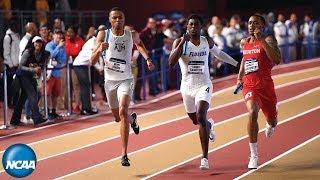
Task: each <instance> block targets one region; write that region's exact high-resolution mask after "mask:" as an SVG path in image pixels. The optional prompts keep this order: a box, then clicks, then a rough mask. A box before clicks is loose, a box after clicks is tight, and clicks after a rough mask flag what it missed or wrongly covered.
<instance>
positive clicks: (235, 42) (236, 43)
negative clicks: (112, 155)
mask: <svg viewBox="0 0 320 180" xmlns="http://www.w3.org/2000/svg"><path fill="white" fill-rule="evenodd" d="M222 35H223V36H224V37H225V38H226V40H227V46H228V47H229V48H232V49H235V48H240V41H241V39H243V38H244V37H243V33H242V32H241V30H240V29H236V28H234V27H225V28H223V30H222Z"/></svg>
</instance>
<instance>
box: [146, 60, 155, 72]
mask: <svg viewBox="0 0 320 180" xmlns="http://www.w3.org/2000/svg"><path fill="white" fill-rule="evenodd" d="M147 66H148V69H149V70H150V71H152V70H153V69H154V64H153V63H152V60H147Z"/></svg>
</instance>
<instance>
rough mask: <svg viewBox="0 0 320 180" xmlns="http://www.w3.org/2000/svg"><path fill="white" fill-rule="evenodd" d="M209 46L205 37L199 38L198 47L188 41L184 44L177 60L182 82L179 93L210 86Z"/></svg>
mask: <svg viewBox="0 0 320 180" xmlns="http://www.w3.org/2000/svg"><path fill="white" fill-rule="evenodd" d="M208 58H209V44H208V41H207V39H206V38H205V37H203V36H201V37H200V44H199V46H196V45H194V44H193V43H192V42H190V41H188V42H186V43H185V44H184V48H183V53H182V55H181V57H180V59H179V65H180V67H181V74H182V81H181V91H185V92H187V91H193V90H197V89H198V88H201V87H202V86H204V85H209V86H211V80H210V75H209V67H208Z"/></svg>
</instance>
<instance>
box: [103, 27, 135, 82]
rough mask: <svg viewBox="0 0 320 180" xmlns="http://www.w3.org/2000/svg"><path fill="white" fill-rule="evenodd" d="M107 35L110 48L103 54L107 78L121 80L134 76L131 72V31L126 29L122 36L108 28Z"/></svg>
mask: <svg viewBox="0 0 320 180" xmlns="http://www.w3.org/2000/svg"><path fill="white" fill-rule="evenodd" d="M108 31H109V32H108ZM105 36H106V37H105V41H107V42H108V43H109V48H108V49H107V50H106V52H105V53H104V55H103V56H104V64H105V67H104V72H105V75H104V76H105V79H106V80H112V81H120V80H125V79H131V78H133V75H132V72H131V58H132V48H133V39H132V34H131V32H130V31H127V30H124V34H123V35H122V36H116V35H114V34H113V33H112V30H111V29H108V30H106V31H105Z"/></svg>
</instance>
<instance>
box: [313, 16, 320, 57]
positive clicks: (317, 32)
mask: <svg viewBox="0 0 320 180" xmlns="http://www.w3.org/2000/svg"><path fill="white" fill-rule="evenodd" d="M312 32H313V39H314V43H315V46H314V48H315V56H320V17H318V20H317V22H315V23H314V25H313V30H312Z"/></svg>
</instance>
